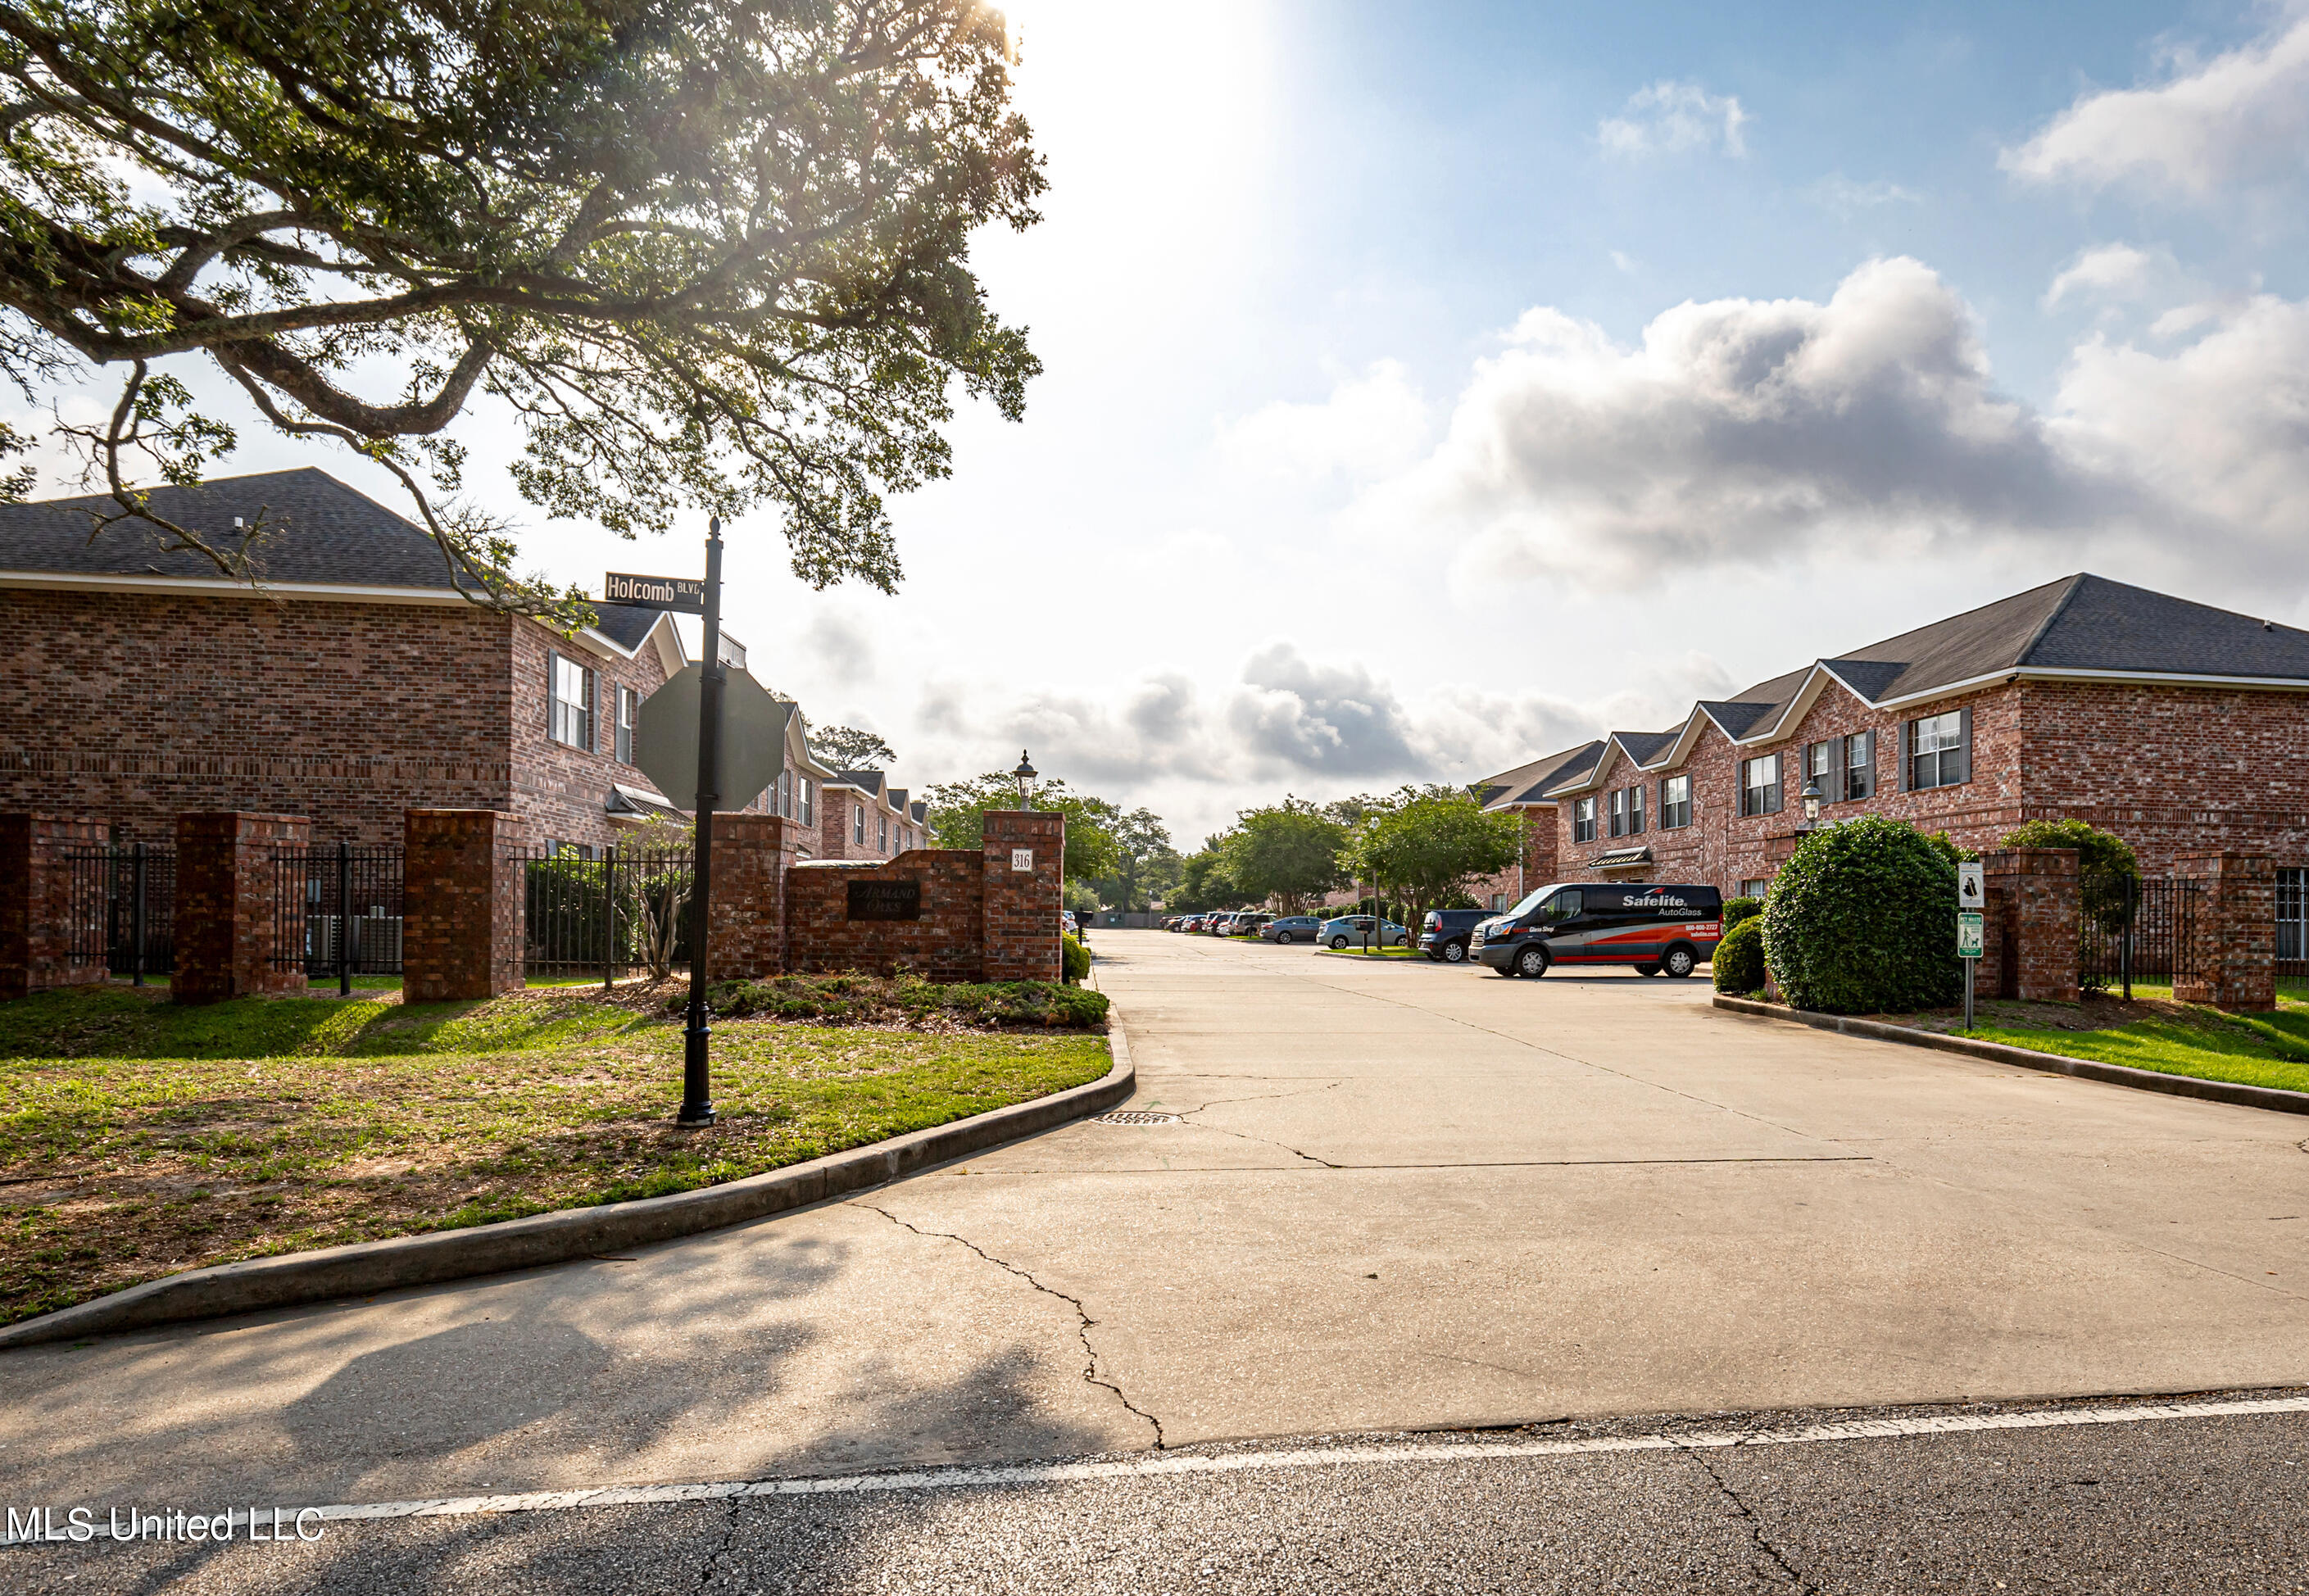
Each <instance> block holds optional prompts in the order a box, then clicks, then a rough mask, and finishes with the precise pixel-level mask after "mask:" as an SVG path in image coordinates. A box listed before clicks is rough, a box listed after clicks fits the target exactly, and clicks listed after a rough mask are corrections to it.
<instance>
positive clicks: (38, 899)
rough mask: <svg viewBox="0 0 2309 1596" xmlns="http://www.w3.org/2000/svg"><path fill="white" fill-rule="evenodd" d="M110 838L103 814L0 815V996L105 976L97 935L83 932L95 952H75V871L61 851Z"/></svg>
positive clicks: (79, 983)
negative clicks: (80, 955) (91, 817)
mask: <svg viewBox="0 0 2309 1596" xmlns="http://www.w3.org/2000/svg"><path fill="white" fill-rule="evenodd" d="M108 837H109V829H108V827H107V826H106V825H105V824H104V823H103V822H102V821H97V820H87V819H68V818H65V817H64V816H61V815H0V1001H4V1000H5V999H8V998H12V997H22V996H28V995H29V994H30V993H33V992H44V991H47V990H48V988H52V987H77V986H86V985H89V984H91V983H94V982H100V981H102V980H104V979H106V975H107V971H106V958H105V955H106V953H107V951H108V950H107V949H106V947H105V943H104V938H103V936H101V935H100V934H99V935H94V936H86V937H84V938H83V939H82V940H83V941H84V942H85V943H86V944H87V945H88V949H89V952H90V953H91V955H92V956H89V957H83V958H75V957H74V953H73V946H72V944H73V937H72V930H73V927H72V924H71V918H72V871H71V867H70V864H69V861H68V860H67V859H66V858H65V855H66V853H67V852H68V851H69V850H73V849H75V848H96V847H99V846H101V845H102V844H103V843H104V842H106V841H108ZM89 929H91V930H92V931H99V932H100V929H101V928H100V927H89Z"/></svg>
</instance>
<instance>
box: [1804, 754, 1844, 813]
mask: <svg viewBox="0 0 2309 1596" xmlns="http://www.w3.org/2000/svg"><path fill="white" fill-rule="evenodd" d="M1803 761H1804V771H1803V773H1804V785H1805V786H1806V787H1811V788H1816V789H1819V791H1820V801H1821V802H1822V803H1829V804H1832V803H1834V802H1836V798H1837V793H1836V744H1835V743H1834V742H1832V741H1831V742H1825V743H1806V744H1805V745H1804V754H1803Z"/></svg>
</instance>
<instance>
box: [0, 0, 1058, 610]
mask: <svg viewBox="0 0 2309 1596" xmlns="http://www.w3.org/2000/svg"><path fill="white" fill-rule="evenodd" d="M1042 181H1043V179H1042V168H1041V162H1040V158H1039V157H1038V156H1037V155H1036V154H1035V152H1034V151H1033V147H1032V143H1031V139H1030V134H1029V131H1028V129H1027V127H1026V125H1025V122H1024V121H1023V120H1022V119H1021V118H1020V117H1019V116H1017V115H1016V114H1015V112H1014V111H1013V110H1012V109H1011V106H1010V81H1009V75H1008V63H1007V38H1006V31H1005V27H1004V23H1003V22H1002V19H1001V17H1000V15H999V13H997V12H995V11H993V10H991V9H990V8H988V7H987V6H985V5H982V4H978V3H977V0H328V3H327V4H299V3H297V0H290V3H287V4H283V3H282V0H0V304H4V308H5V312H6V314H5V315H0V369H4V371H5V373H6V375H8V376H9V377H11V378H13V380H14V381H15V382H16V384H18V385H19V387H20V388H21V389H22V391H23V392H24V393H25V394H26V395H27V397H28V398H31V397H37V396H39V394H40V393H43V392H44V391H48V390H51V389H55V388H57V387H60V386H63V385H65V384H69V383H72V382H74V381H84V380H87V379H90V378H94V379H97V380H99V381H104V382H107V383H109V384H117V391H116V392H115V393H114V394H113V398H112V400H111V402H110V403H109V405H108V414H107V415H106V416H105V418H103V419H101V420H98V421H95V422H92V423H89V424H78V423H73V422H67V421H66V420H65V419H64V418H62V416H61V413H60V414H59V419H58V421H57V423H56V430H57V431H58V432H59V433H61V434H63V435H64V436H65V438H66V439H67V440H68V441H70V442H72V443H73V444H75V445H76V446H77V447H79V448H80V449H81V450H82V453H83V457H84V461H85V464H86V468H87V470H89V472H90V473H91V479H92V480H94V481H100V482H101V483H102V485H103V487H104V490H105V492H106V493H107V494H108V496H109V505H110V506H111V508H110V509H109V510H108V513H104V514H101V515H99V516H98V517H97V520H98V522H99V524H98V526H97V527H96V528H94V529H92V535H93V533H94V532H99V531H102V530H103V529H104V527H106V526H109V525H112V524H114V523H115V522H124V521H125V522H142V523H143V526H144V528H145V530H146V531H148V532H150V533H151V534H152V535H154V536H155V537H156V538H157V539H159V540H160V542H161V544H162V545H163V546H164V547H169V548H189V549H194V550H196V551H198V552H200V553H201V554H203V555H205V556H208V557H209V558H210V559H212V560H213V561H214V562H215V563H216V564H217V565H218V566H219V568H221V569H222V570H224V571H227V572H229V573H232V574H238V575H244V576H245V575H250V574H255V573H257V572H260V571H261V569H262V554H263V544H264V538H265V536H266V533H267V531H268V530H269V529H268V528H267V527H266V526H265V525H264V518H263V517H261V516H260V517H259V518H258V519H257V521H256V522H255V523H254V524H253V525H251V526H250V527H248V528H247V529H246V530H245V531H244V532H243V533H242V534H238V535H237V537H236V539H222V538H220V537H218V536H216V535H214V534H213V533H212V532H211V531H206V530H202V531H195V529H192V528H189V527H186V526H183V525H179V524H175V523H172V522H169V521H168V520H167V519H166V518H165V517H163V516H161V515H160V514H159V513H157V512H156V511H155V509H154V507H153V505H152V504H151V501H150V500H149V499H148V498H147V497H146V495H145V492H144V489H145V488H146V487H150V486H151V485H152V484H153V482H154V481H155V480H156V479H158V480H165V481H168V482H171V483H189V482H195V481H198V480H199V479H201V477H202V475H203V471H204V470H206V469H207V467H208V466H209V465H210V464H211V463H212V462H213V461H215V460H216V459H217V458H218V457H220V456H221V455H222V454H224V453H227V452H229V450H230V449H231V448H232V447H233V446H234V444H235V443H236V437H235V434H234V431H233V428H232V427H231V426H230V425H229V420H228V419H227V418H226V417H225V416H224V415H223V414H221V411H220V408H219V407H218V406H217V405H216V404H214V403H212V402H205V401H202V400H200V399H199V398H198V397H197V396H196V393H195V384H200V385H201V386H202V387H203V391H206V390H208V389H212V388H222V389H223V390H224V391H226V392H229V391H230V390H234V389H237V390H238V393H239V394H240V395H241V396H242V397H243V398H245V399H246V402H247V404H248V405H249V406H251V407H253V408H254V410H255V413H256V414H257V415H258V416H260V417H262V418H263V420H264V423H265V424H266V425H268V426H270V427H275V428H278V429H279V430H280V431H281V432H283V433H286V434H288V435H290V436H296V437H299V438H315V439H325V440H331V441H333V442H334V443H336V444H342V445H343V446H345V447H347V448H349V449H351V450H353V451H356V452H358V453H359V454H361V455H363V456H366V457H367V458H368V459H370V460H373V461H375V462H377V463H378V464H380V465H382V466H383V467H384V468H385V469H386V470H389V471H390V472H392V473H393V475H394V476H395V477H397V478H398V479H400V481H401V483H402V487H404V488H405V489H406V490H407V492H408V494H409V496H410V498H411V503H412V504H413V505H414V507H415V509H416V512H417V514H418V517H419V520H420V521H421V522H422V523H423V525H424V526H425V527H426V528H427V529H428V531H430V532H431V533H432V535H433V536H434V537H435V539H437V541H438V542H439V544H440V547H441V549H442V553H443V557H444V558H445V560H446V561H447V562H448V564H449V565H450V567H451V568H452V571H453V574H455V575H456V576H457V577H458V578H459V579H460V581H461V584H462V585H465V586H468V587H470V588H472V589H474V590H475V591H477V592H478V593H479V594H480V595H481V596H482V598H483V600H484V601H486V602H489V603H492V604H495V605H497V606H499V607H502V608H510V609H515V610H518V611H525V612H529V613H538V614H546V615H549V616H552V617H555V618H556V619H558V620H560V621H563V622H565V623H566V622H567V621H569V620H573V619H578V618H583V616H584V609H583V608H582V605H581V604H580V603H579V601H578V600H577V596H576V595H575V593H574V592H570V593H563V594H558V595H557V594H554V593H551V592H549V591H544V590H543V589H542V588H540V587H539V586H538V585H536V584H533V583H529V582H522V581H520V580H518V579H516V578H515V576H514V575H513V574H511V573H510V571H509V568H508V566H509V562H510V561H511V560H512V559H513V557H514V549H513V547H512V544H511V542H510V540H509V539H507V538H506V535H505V534H506V531H507V528H506V525H505V524H504V523H502V522H498V521H497V520H495V519H493V518H491V517H490V516H488V515H486V514H483V513H480V512H479V511H477V510H475V509H473V508H471V506H470V505H466V504H465V503H463V501H462V500H461V499H460V498H459V497H458V495H459V493H460V467H461V465H462V464H463V460H464V453H463V449H462V448H461V447H460V446H459V444H457V443H456V442H455V441H454V439H453V438H451V437H450V436H449V435H448V431H447V429H448V428H449V427H450V426H451V424H452V423H453V422H454V421H455V420H456V419H457V418H458V417H459V416H460V415H461V414H464V413H466V412H467V411H469V410H471V409H472V408H473V407H474V406H475V404H476V402H477V401H478V400H479V399H480V397H482V396H488V397H489V398H492V399H494V400H495V401H498V405H499V406H500V407H501V408H500V410H499V411H498V412H497V413H501V414H503V415H504V416H506V418H508V420H509V423H510V425H511V426H512V427H515V428H516V429H517V430H518V433H519V435H520V436H519V445H518V448H517V449H515V447H514V446H512V444H511V443H510V441H508V444H507V446H506V449H505V451H504V453H505V454H506V456H508V457H509V458H510V459H511V461H512V464H511V470H512V474H513V478H514V480H515V484H516V485H517V486H518V487H519V489H520V491H521V492H522V493H523V496H526V497H527V498H528V499H529V500H530V501H531V502H532V503H533V504H535V505H539V506H540V507H541V508H543V509H544V510H545V511H546V512H547V513H549V514H550V515H554V516H585V517H590V518H592V519H593V520H594V521H596V522H600V523H601V524H602V525H604V526H607V527H609V528H610V529H611V530H613V531H618V532H621V533H624V534H626V535H627V536H631V535H633V534H634V533H635V532H636V531H637V530H652V531H662V530H663V529H664V528H665V527H666V526H667V525H668V523H669V522H670V518H671V515H672V513H673V512H674V511H675V510H676V509H677V508H679V507H680V506H683V505H688V506H694V507H697V508H703V509H709V510H712V511H714V512H716V513H721V514H723V515H736V514H738V513H742V512H745V511H747V510H748V509H751V508H754V507H756V506H768V507H770V508H772V509H774V511H776V512H777V513H779V515H780V516H781V518H782V520H783V525H784V530H785V534H786V537H787V539H788V542H789V546H790V548H791V557H792V565H793V568H794V571H795V572H796V574H798V575H800V576H801V577H802V578H803V579H804V580H806V581H808V582H811V583H812V584H814V585H817V586H825V585H826V584H828V583H831V582H838V581H841V580H843V579H845V578H855V579H858V580H860V581H863V582H869V583H870V584H872V585H873V586H875V587H878V588H880V589H883V590H884V591H889V590H890V589H892V588H893V587H894V586H895V583H896V582H898V580H899V577H900V566H899V561H898V556H897V553H896V550H895V547H894V544H893V541H892V539H891V534H890V526H889V521H888V517H887V515H886V511H885V505H884V500H885V496H886V495H888V494H892V493H898V492H904V491H905V490H907V489H910V488H912V487H916V486H917V485H919V484H920V483H921V482H922V481H924V480H925V479H930V478H934V477H938V476H943V475H944V474H946V472H947V461H948V455H947V444H946V441H945V439H944V438H943V436H941V434H940V427H941V426H942V424H944V423H945V422H947V420H949V419H950V418H951V415H952V404H951V398H950V394H951V389H952V384H953V381H954V379H956V378H959V379H960V381H961V383H962V385H963V387H964V389H965V390H966V391H967V392H969V393H973V394H974V395H977V396H979V397H982V398H983V399H985V400H987V401H990V402H991V403H992V404H993V405H994V406H995V408H996V409H997V410H999V411H1000V412H1001V413H1002V414H1003V415H1004V416H1006V417H1008V418H1013V419H1016V418H1017V417H1018V416H1019V415H1020V414H1021V412H1022V410H1023V405H1024V399H1025V384H1026V382H1027V380H1028V379H1029V378H1030V377H1032V376H1033V375H1034V373H1035V372H1036V370H1037V369H1038V367H1037V366H1036V362H1035V360H1034V358H1033V355H1032V354H1031V353H1030V352H1029V351H1028V349H1027V347H1026V343H1025V338H1024V336H1023V333H1022V332H1020V330H1018V329H1016V328H1012V327H1007V326H1005V325H1004V324H1002V323H1001V322H1000V321H999V319H998V318H997V317H996V316H995V315H993V314H992V313H991V311H990V310H989V308H988V307H987V305H986V303H985V297H984V295H983V293H982V290H981V288H980V285H979V282H978V280H977V279H976V278H975V276H974V275H973V273H972V272H971V270H970V267H969V264H968V255H967V245H968V239H969V237H970V235H971V233H972V231H973V229H976V228H978V227H980V226H982V225H983V224H987V223H990V222H1000V223H1007V224H1008V225H1010V226H1012V227H1015V228H1024V227H1025V226H1027V225H1029V224H1031V223H1032V222H1033V221H1034V220H1036V217H1035V212H1034V210H1033V203H1034V200H1035V197H1036V196H1037V194H1039V193H1040V192H1041V190H1042ZM203 369H205V370H206V371H207V372H209V373H210V374H211V376H212V378H214V379H215V381H213V382H211V383H205V384H201V383H200V378H199V377H198V375H197V373H198V372H199V371H200V370H203ZM188 379H191V380H190V381H188ZM227 385H229V386H227ZM33 441H34V440H32V439H30V438H29V437H27V436H22V435H21V434H12V435H10V436H6V437H0V452H5V451H6V450H8V449H9V448H11V447H13V448H15V449H18V450H21V449H22V448H23V447H25V446H28V445H29V444H30V443H32V442H33ZM492 448H493V449H494V448H495V444H494V443H493V444H492ZM29 487H30V477H29V476H28V475H25V474H18V475H16V476H13V477H9V478H5V479H0V488H4V489H5V490H6V491H7V492H9V493H12V494H13V495H14V496H22V494H23V493H25V492H26V491H28V490H29Z"/></svg>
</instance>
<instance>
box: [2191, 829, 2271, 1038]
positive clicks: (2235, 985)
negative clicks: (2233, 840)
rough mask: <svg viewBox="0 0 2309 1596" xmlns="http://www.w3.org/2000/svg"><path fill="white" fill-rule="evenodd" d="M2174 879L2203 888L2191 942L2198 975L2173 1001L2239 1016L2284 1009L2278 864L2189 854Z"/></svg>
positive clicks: (2245, 856)
mask: <svg viewBox="0 0 2309 1596" xmlns="http://www.w3.org/2000/svg"><path fill="white" fill-rule="evenodd" d="M2173 874H2174V875H2175V876H2183V877H2185V878H2188V879H2191V880H2194V881H2198V882H2201V883H2202V884H2203V890H2202V892H2201V893H2200V894H2199V895H2198V898H2197V905H2196V926H2195V934H2194V936H2192V939H2191V941H2192V946H2191V949H2190V951H2191V953H2192V954H2193V955H2194V957H2193V959H2192V963H2194V965H2195V966H2196V973H2195V974H2194V975H2175V977H2174V978H2173V996H2175V997H2176V998H2178V999H2180V1001H2182V1002H2183V1003H2210V1004H2211V1005H2213V1006H2214V1007H2216V1008H2223V1009H2228V1010H2230V1011H2232V1012H2259V1011H2263V1010H2268V1009H2273V1008H2275V1007H2276V1006H2277V865H2276V861H2274V860H2273V859H2271V858H2269V856H2268V855H2266V854H2259V853H2236V852H2233V851H2228V850H2223V851H2221V852H2218V853H2184V854H2183V855H2181V856H2180V857H2179V858H2176V859H2175V860H2174V861H2173Z"/></svg>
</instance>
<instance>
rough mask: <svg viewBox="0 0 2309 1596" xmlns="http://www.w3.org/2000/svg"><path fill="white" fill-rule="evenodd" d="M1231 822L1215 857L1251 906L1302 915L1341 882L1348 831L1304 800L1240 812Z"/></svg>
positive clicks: (1288, 800)
mask: <svg viewBox="0 0 2309 1596" xmlns="http://www.w3.org/2000/svg"><path fill="white" fill-rule="evenodd" d="M1235 822H1236V824H1235V827H1234V829H1233V830H1232V831H1231V832H1229V833H1227V835H1226V840H1225V841H1224V842H1223V843H1222V844H1221V845H1220V848H1219V853H1220V857H1221V858H1223V859H1224V861H1225V868H1226V874H1227V879H1228V880H1229V881H1231V882H1232V883H1233V884H1234V885H1235V888H1236V890H1238V891H1239V892H1241V893H1242V894H1243V895H1244V896H1245V897H1246V898H1248V899H1250V901H1251V902H1271V903H1273V904H1274V905H1275V907H1276V909H1277V910H1279V911H1281V912H1282V913H1284V914H1303V913H1305V912H1306V910H1307V909H1308V906H1309V905H1310V904H1311V903H1313V902H1317V901H1319V900H1320V899H1321V897H1322V896H1323V894H1324V893H1327V892H1328V891H1330V890H1331V888H1333V887H1335V886H1337V885H1340V884H1342V882H1343V881H1344V880H1345V874H1344V872H1342V871H1341V869H1340V868H1339V850H1341V849H1342V848H1343V847H1345V845H1346V841H1347V828H1346V827H1345V826H1344V825H1342V824H1339V822H1338V821H1337V820H1336V819H1334V818H1332V816H1331V815H1328V814H1327V813H1325V812H1324V811H1323V810H1322V809H1321V808H1319V807H1317V806H1316V805H1314V804H1311V803H1309V802H1308V801H1307V800H1305V799H1304V798H1284V800H1283V801H1282V802H1281V803H1280V804H1276V805H1272V806H1270V807H1266V808H1259V809H1245V810H1242V811H1241V813H1240V814H1238V815H1236V816H1235Z"/></svg>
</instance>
